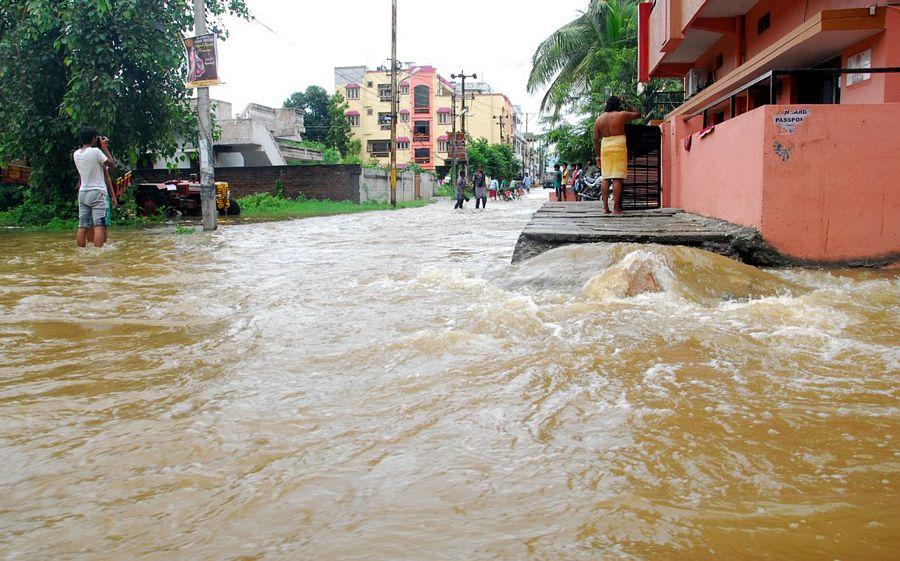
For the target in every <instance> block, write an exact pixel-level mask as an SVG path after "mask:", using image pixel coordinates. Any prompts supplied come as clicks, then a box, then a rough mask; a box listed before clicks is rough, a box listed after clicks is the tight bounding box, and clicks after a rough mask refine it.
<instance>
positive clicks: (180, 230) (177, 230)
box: [175, 224, 197, 234]
mask: <svg viewBox="0 0 900 561" xmlns="http://www.w3.org/2000/svg"><path fill="white" fill-rule="evenodd" d="M196 231H197V230H195V229H193V228H189V227H187V226H182V225H181V224H176V225H175V233H176V234H193V233H194V232H196Z"/></svg>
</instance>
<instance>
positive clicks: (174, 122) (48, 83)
mask: <svg viewBox="0 0 900 561" xmlns="http://www.w3.org/2000/svg"><path fill="white" fill-rule="evenodd" d="M206 4H207V9H208V10H209V13H210V16H211V17H210V22H211V27H212V29H214V30H220V31H221V24H220V22H221V16H222V15H224V14H226V13H230V14H235V15H238V16H242V17H249V14H248V11H247V7H246V5H245V3H244V0H207V2H206ZM193 23H194V22H193V3H192V2H191V1H190V0H174V1H166V2H161V1H160V0H96V1H92V2H82V1H80V0H29V1H28V2H25V1H22V0H0V161H6V160H10V159H15V158H27V160H28V162H29V163H30V165H31V167H32V170H33V171H32V175H31V187H30V191H29V193H28V197H29V200H31V201H33V202H36V203H40V204H44V205H47V206H49V207H53V206H56V207H59V206H60V205H66V204H71V200H72V199H73V198H74V196H73V195H74V185H75V182H76V179H77V172H76V171H75V168H74V166H73V165H72V162H71V152H72V150H73V149H74V148H75V147H76V135H77V132H78V130H79V129H80V128H81V127H82V126H83V125H86V124H88V125H91V126H94V127H96V128H98V129H99V130H100V131H101V134H104V135H106V136H109V137H110V139H111V140H110V149H111V151H112V153H113V156H114V157H115V158H116V159H117V160H119V161H124V162H126V163H129V164H134V163H135V162H136V161H137V159H138V157H139V156H140V155H142V154H144V153H146V152H148V151H150V152H154V153H157V154H162V155H171V154H173V153H174V151H175V149H176V148H177V146H176V142H177V141H176V138H177V137H178V135H179V134H185V135H188V134H190V133H192V130H191V129H192V125H193V124H194V122H195V120H194V119H193V116H192V110H191V106H190V104H189V101H188V98H189V94H190V91H189V90H188V89H186V88H185V86H184V76H185V56H184V47H183V45H182V43H181V39H182V37H183V36H184V34H185V33H189V32H190V31H191V30H192V28H193Z"/></svg>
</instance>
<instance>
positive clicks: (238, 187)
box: [135, 165, 362, 203]
mask: <svg viewBox="0 0 900 561" xmlns="http://www.w3.org/2000/svg"><path fill="white" fill-rule="evenodd" d="M361 170H362V166H359V165H321V166H259V167H242V168H216V170H215V173H216V181H227V182H228V185H229V187H230V188H231V192H232V193H233V194H234V196H235V197H243V196H245V195H250V194H253V193H271V194H275V181H276V180H278V179H280V180H281V181H282V183H284V194H285V195H286V196H288V197H296V196H297V195H300V194H301V193H302V194H303V195H305V196H306V197H308V198H310V199H330V200H333V201H348V200H349V201H353V202H357V203H358V202H360V200H359V195H360V189H359V179H360V174H361ZM190 173H191V170H175V171H173V172H170V171H168V170H164V169H154V170H139V171H136V172H135V175H136V176H137V177H138V178H140V179H142V180H143V181H146V182H151V183H159V182H162V181H167V180H170V179H188V178H189V177H190ZM195 173H196V172H195Z"/></svg>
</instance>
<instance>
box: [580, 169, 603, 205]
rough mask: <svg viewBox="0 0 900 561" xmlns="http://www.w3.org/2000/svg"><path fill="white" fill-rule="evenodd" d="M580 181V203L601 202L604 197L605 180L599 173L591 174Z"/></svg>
mask: <svg viewBox="0 0 900 561" xmlns="http://www.w3.org/2000/svg"><path fill="white" fill-rule="evenodd" d="M578 181H579V182H580V183H581V185H580V186H579V188H578V190H577V195H578V200H579V201H599V200H600V199H601V198H602V197H603V195H602V187H603V178H602V177H600V174H599V173H594V174H591V175H590V176H587V177H585V178H584V179H579V180H578Z"/></svg>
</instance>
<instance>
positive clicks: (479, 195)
mask: <svg viewBox="0 0 900 561" xmlns="http://www.w3.org/2000/svg"><path fill="white" fill-rule="evenodd" d="M473 183H474V184H475V208H478V205H479V203H480V204H481V208H487V178H486V177H485V176H484V170H483V169H481V166H479V167H478V171H476V172H475V177H474V178H473Z"/></svg>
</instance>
